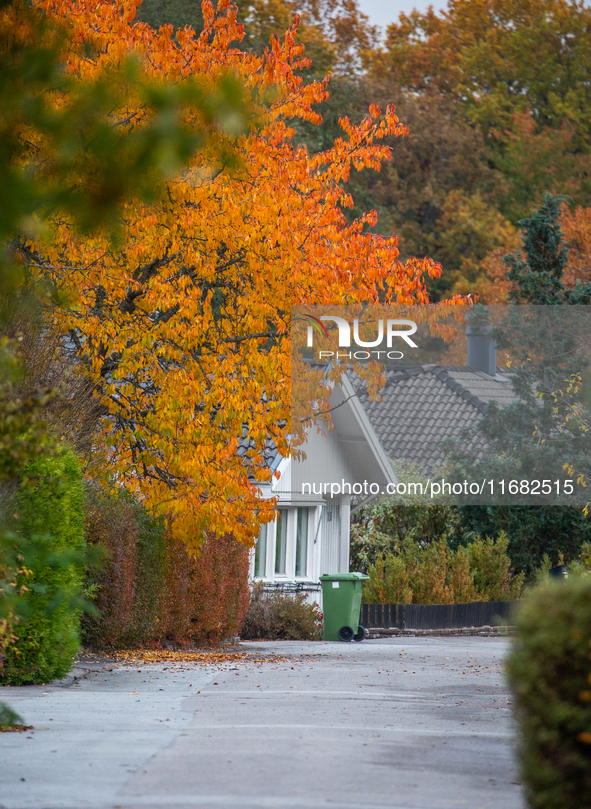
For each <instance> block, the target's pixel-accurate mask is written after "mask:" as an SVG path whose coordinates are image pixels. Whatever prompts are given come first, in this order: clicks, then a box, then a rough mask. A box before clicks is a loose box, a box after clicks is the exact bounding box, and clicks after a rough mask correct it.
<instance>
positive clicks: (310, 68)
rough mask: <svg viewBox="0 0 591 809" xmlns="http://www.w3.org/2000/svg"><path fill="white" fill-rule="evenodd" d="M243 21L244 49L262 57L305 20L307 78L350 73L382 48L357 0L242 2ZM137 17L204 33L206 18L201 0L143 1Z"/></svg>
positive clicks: (301, 40)
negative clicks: (296, 21) (273, 42)
mask: <svg viewBox="0 0 591 809" xmlns="http://www.w3.org/2000/svg"><path fill="white" fill-rule="evenodd" d="M236 5H237V8H238V21H239V22H240V23H241V24H242V25H243V26H244V36H243V38H242V40H241V41H240V48H241V49H242V50H243V51H248V52H251V53H256V54H258V55H261V54H263V53H264V51H265V48H267V47H268V45H269V42H270V39H271V37H272V36H277V37H282V36H283V35H284V33H285V31H287V29H288V28H289V27H290V26H291V25H292V24H293V21H294V18H295V16H296V14H297V15H298V16H299V18H300V23H299V25H298V42H299V43H301V44H302V45H304V47H305V49H306V59H310V60H311V63H307V64H305V65H301V66H300V71H301V73H302V75H304V76H307V77H308V78H315V79H322V78H324V76H325V75H326V74H327V73H328V72H329V71H334V72H336V73H338V74H340V75H345V74H347V73H349V72H350V71H351V70H354V71H355V70H358V69H359V68H360V67H361V65H362V63H363V59H364V56H365V55H366V54H367V53H368V52H369V50H370V49H371V48H373V47H375V46H376V44H377V31H376V29H375V27H373V26H371V25H370V24H369V20H368V18H367V16H366V15H365V14H363V13H362V12H361V11H360V9H359V4H358V3H357V0H304V1H303V2H294V0H238V1H237V3H236ZM138 19H140V20H142V21H144V22H147V23H149V24H150V25H151V26H152V28H159V27H160V26H161V25H166V24H170V25H173V26H174V28H175V29H177V30H178V29H182V28H184V27H185V25H190V26H191V27H192V28H193V30H194V31H195V32H196V33H197V34H200V33H201V32H202V30H203V26H204V20H203V13H202V11H201V3H200V2H197V0H143V2H142V5H141V6H140V7H139V9H138Z"/></svg>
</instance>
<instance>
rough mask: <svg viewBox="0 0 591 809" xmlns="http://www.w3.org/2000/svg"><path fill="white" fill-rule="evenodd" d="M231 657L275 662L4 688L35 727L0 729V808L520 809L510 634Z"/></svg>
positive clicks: (161, 668)
mask: <svg viewBox="0 0 591 809" xmlns="http://www.w3.org/2000/svg"><path fill="white" fill-rule="evenodd" d="M237 651H250V652H253V653H259V654H264V655H279V656H280V658H283V659H278V660H277V659H275V660H272V661H268V662H265V663H263V664H255V663H254V662H252V661H251V662H248V663H240V664H232V663H227V664H225V665H224V666H219V667H217V668H216V667H204V666H195V665H189V664H184V665H174V666H171V665H165V664H162V665H142V666H136V667H131V666H121V667H120V668H114V667H113V665H112V664H108V663H107V664H105V667H104V668H100V667H97V664H92V663H88V664H87V665H86V670H83V669H76V670H75V674H76V675H77V676H78V677H79V678H78V679H76V680H75V681H72V680H70V681H68V682H65V683H62V684H57V685H56V684H54V685H52V686H49V687H43V686H34V687H33V686H29V687H24V688H3V689H0V699H1V700H4V701H6V702H8V703H9V704H11V705H12V706H13V707H14V708H15V709H17V710H18V711H19V712H20V713H21V715H22V716H23V717H24V718H25V720H26V721H27V723H28V724H32V725H34V730H33V731H29V732H25V733H4V734H0V807H2V809H33V807H35V809H57V807H60V808H63V809H87V808H88V809H140V807H141V809H161V808H162V809H164V808H165V807H166V809H186V807H204V808H205V809H208V807H211V808H212V809H213V807H216V808H217V807H228V808H229V809H246V807H261V808H262V809H272V808H273V809H274V808H275V807H277V809H284V808H285V807H288V808H289V809H316V808H317V807H330V808H331V809H353V808H354V807H355V808H357V807H363V808H364V809H373V808H374V807H375V808H376V809H377V808H378V807H380V809H383V807H390V809H452V808H453V809H457V807H466V808H467V809H522V807H523V800H522V797H521V788H520V786H519V783H518V782H519V779H518V776H517V768H516V764H515V761H514V738H513V731H512V726H511V719H510V698H509V695H508V693H507V690H506V688H505V685H504V681H503V670H502V661H503V657H504V655H505V653H506V651H507V641H506V640H504V639H502V638H477V637H461V638H432V637H431V638H410V637H409V638H397V639H390V638H388V639H381V640H371V641H364V642H363V643H360V644H357V643H349V644H344V643H342V644H341V643H324V642H318V643H297V642H284V643H242V644H240V649H237ZM97 668H98V669H99V670H97ZM109 669H110V670H109Z"/></svg>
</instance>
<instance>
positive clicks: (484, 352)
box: [466, 326, 497, 376]
mask: <svg viewBox="0 0 591 809" xmlns="http://www.w3.org/2000/svg"><path fill="white" fill-rule="evenodd" d="M466 334H467V335H468V365H469V366H470V368H474V369H475V370H476V371H484V373H485V374H488V375H489V376H495V375H496V373H497V344H496V342H495V341H494V340H491V339H490V338H489V337H487V336H486V335H484V334H472V330H471V328H470V326H468V328H467V329H466Z"/></svg>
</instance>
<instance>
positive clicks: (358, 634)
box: [353, 624, 365, 643]
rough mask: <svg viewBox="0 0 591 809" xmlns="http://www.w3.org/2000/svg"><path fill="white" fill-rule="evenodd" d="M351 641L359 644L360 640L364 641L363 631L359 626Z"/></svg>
mask: <svg viewBox="0 0 591 809" xmlns="http://www.w3.org/2000/svg"><path fill="white" fill-rule="evenodd" d="M353 640H356V641H357V643H361V641H362V640H365V629H364V628H363V627H362V626H361V624H360V625H359V629H358V630H357V632H356V634H355V635H354V636H353Z"/></svg>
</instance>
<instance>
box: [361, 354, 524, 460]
mask: <svg viewBox="0 0 591 809" xmlns="http://www.w3.org/2000/svg"><path fill="white" fill-rule="evenodd" d="M384 375H385V377H386V384H385V386H384V387H383V388H382V390H381V391H380V399H381V401H380V399H378V400H376V401H371V400H370V399H369V396H368V393H367V390H366V388H365V387H364V386H360V387H359V388H358V390H357V396H358V398H359V400H360V401H361V403H362V405H363V407H364V408H365V410H366V412H367V414H368V416H369V419H370V422H371V424H372V426H373V428H374V430H375V432H376V434H377V436H378V438H379V440H380V443H381V444H382V446H383V447H384V449H385V451H386V453H387V454H388V456H389V457H390V458H391V459H392V460H395V459H397V458H405V459H407V460H409V461H413V462H415V463H416V464H417V465H418V466H419V467H420V468H421V469H422V470H423V471H424V472H425V473H427V474H432V473H433V472H435V471H437V470H438V469H439V468H441V466H442V464H443V462H444V453H443V451H442V449H441V443H442V442H443V441H444V440H445V439H456V446H457V447H458V448H460V447H461V441H459V442H458V440H457V439H458V437H459V435H460V433H461V431H462V430H463V429H465V428H468V427H473V426H475V425H476V423H477V422H478V420H479V418H480V416H481V414H482V413H483V412H484V410H485V408H486V405H487V404H488V402H490V401H496V402H498V403H499V404H500V405H508V404H511V403H512V402H514V401H516V397H515V394H514V392H513V388H512V385H511V376H512V374H511V372H510V371H508V369H506V368H498V369H497V374H496V376H494V377H493V376H489V375H488V374H485V373H484V372H482V371H478V370H475V369H473V368H470V367H468V366H462V365H418V366H412V367H405V366H400V365H397V366H390V367H388V366H386V368H385V369H384ZM483 446H484V444H483ZM471 447H472V449H474V443H473V442H471Z"/></svg>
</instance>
